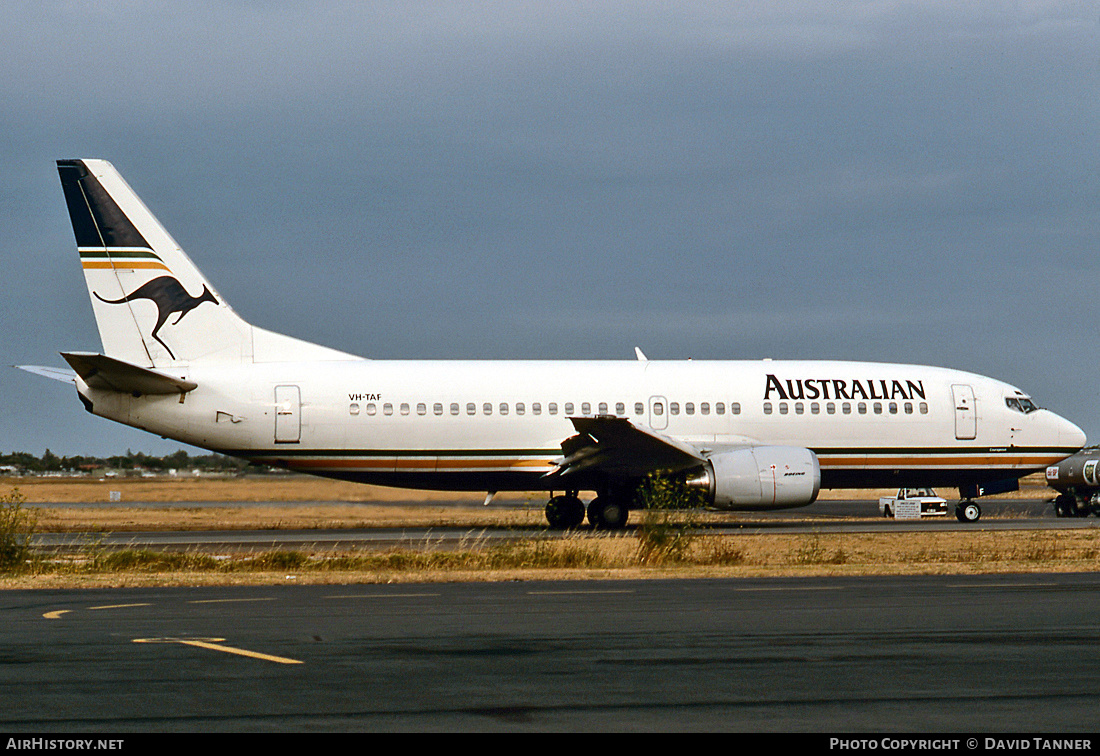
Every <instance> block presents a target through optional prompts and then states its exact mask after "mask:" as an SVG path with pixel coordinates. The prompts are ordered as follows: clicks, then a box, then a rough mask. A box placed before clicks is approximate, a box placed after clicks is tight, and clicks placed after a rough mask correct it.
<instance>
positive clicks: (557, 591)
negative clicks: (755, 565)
mask: <svg viewBox="0 0 1100 756" xmlns="http://www.w3.org/2000/svg"><path fill="white" fill-rule="evenodd" d="M1098 616H1100V575H1096V574H1068V575H1067V574H1063V575H1008V576H981V577H957V576H953V577H948V576H938V577H935V576H933V577H929V576H923V577H867V578H805V579H741V580H683V581H678V580H669V581H666V580H639V581H629V582H625V581H623V582H620V581H607V582H604V581H601V582H592V583H576V582H511V583H494V584H412V585H369V586H294V585H288V586H285V587H237V588H234V587H217V588H215V587H207V588H158V589H154V588H143V589H129V590H122V589H109V590H96V591H67V590H65V591H62V590H57V591H8V592H4V593H3V594H0V659H2V660H3V668H4V676H3V681H2V685H3V690H4V695H3V700H4V702H5V705H4V706H3V707H2V708H0V728H2V729H3V730H4V731H7V732H9V733H39V734H41V733H44V732H49V733H64V732H87V733H96V732H100V733H102V732H110V733H126V732H170V731H186V732H230V731H232V732H242V731H245V732H247V731H259V732H263V731H267V732H278V731H295V732H305V731H328V732H332V731H351V730H370V731H407V730H416V731H433V730H434V731H446V732H456V731H498V730H499V731H573V732H607V731H613V732H614V731H692V730H708V731H734V732H846V733H857V732H908V733H912V732H964V733H968V732H982V733H997V732H1012V733H1032V732H1035V733H1038V732H1047V733H1050V732H1055V733H1065V732H1088V731H1091V730H1094V729H1095V722H1096V718H1095V695H1096V691H1097V690H1100V654H1097V652H1096V646H1097V630H1096V618H1097V617H1098Z"/></svg>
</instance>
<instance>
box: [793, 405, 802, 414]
mask: <svg viewBox="0 0 1100 756" xmlns="http://www.w3.org/2000/svg"><path fill="white" fill-rule="evenodd" d="M802 412H803V408H802V402H795V403H794V414H796V415H801V414H802Z"/></svg>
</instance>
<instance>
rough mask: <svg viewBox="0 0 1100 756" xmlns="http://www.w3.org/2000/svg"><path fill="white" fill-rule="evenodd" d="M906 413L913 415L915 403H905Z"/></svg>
mask: <svg viewBox="0 0 1100 756" xmlns="http://www.w3.org/2000/svg"><path fill="white" fill-rule="evenodd" d="M905 414H907V415H912V414H913V403H912V402H906V403H905Z"/></svg>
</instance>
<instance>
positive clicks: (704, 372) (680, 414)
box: [80, 360, 1084, 491]
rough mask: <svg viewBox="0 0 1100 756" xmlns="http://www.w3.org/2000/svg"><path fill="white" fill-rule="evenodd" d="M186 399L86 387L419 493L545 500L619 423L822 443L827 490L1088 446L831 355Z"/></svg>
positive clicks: (243, 376) (918, 370) (211, 383)
mask: <svg viewBox="0 0 1100 756" xmlns="http://www.w3.org/2000/svg"><path fill="white" fill-rule="evenodd" d="M166 372H172V373H173V374H175V375H178V376H179V377H181V378H183V377H185V378H187V379H189V380H192V381H194V382H195V383H197V384H198V386H199V388H197V389H196V390H194V391H192V392H190V393H188V394H186V395H185V396H183V397H182V399H181V397H180V396H172V395H165V396H139V397H134V396H130V395H127V394H121V393H118V392H109V391H97V390H93V389H89V388H88V387H87V386H86V385H80V389H81V393H82V394H84V395H85V396H86V397H87V398H88V399H90V400H91V402H92V407H93V410H92V411H93V412H95V413H96V414H99V415H103V416H104V417H108V418H111V419H113V420H117V421H119V422H123V423H126V424H129V425H133V426H136V427H139V428H143V429H145V430H148V431H151V432H153V433H157V434H160V435H163V436H166V437H169V438H173V439H177V440H179V441H182V442H186V443H189V444H193V445H196V446H200V447H203V448H207V449H213V450H216V451H220V452H224V453H227V454H231V455H236V456H240V457H245V458H248V459H251V460H254V461H256V462H260V463H265V464H274V465H279V466H282V467H286V468H288V469H291V470H299V471H302V472H309V473H313V474H319V475H326V476H331V477H337V478H343V479H348V480H356V481H362V482H374V483H379V484H383V485H394V486H403V487H412V488H431V489H447V490H486V491H501V490H547V489H550V488H560V485H558V486H555V485H552V484H550V483H548V482H546V481H544V480H543V476H544V475H546V474H547V473H549V472H552V471H553V470H554V460H555V459H557V458H560V457H561V455H562V449H561V442H562V441H563V440H564V439H566V438H568V437H569V436H571V435H573V434H574V433H575V432H576V431H575V430H574V428H573V425H572V423H571V422H570V420H569V418H570V417H577V416H595V415H616V416H620V417H626V418H629V419H630V420H631V422H633V423H634V424H636V425H638V426H640V427H642V428H645V429H648V430H652V431H653V432H655V433H658V434H661V435H664V436H669V437H672V438H675V439H678V440H680V441H685V442H687V443H690V444H692V445H693V446H695V447H697V448H699V449H700V450H702V451H703V452H704V453H709V452H714V451H722V450H724V449H729V448H736V447H745V446H757V445H780V446H794V447H805V448H808V449H810V450H812V451H813V452H814V453H815V454H816V455H817V456H818V458H819V460H820V465H821V485H822V487H825V488H848V487H867V486H899V485H926V486H936V485H938V486H946V485H950V486H954V485H964V484H969V483H975V482H982V481H990V480H995V479H1000V478H1003V479H1008V478H1017V477H1020V476H1022V475H1025V474H1027V473H1028V472H1031V471H1034V470H1041V469H1043V468H1045V467H1046V466H1047V465H1048V464H1053V463H1055V462H1057V461H1058V460H1061V459H1063V458H1065V457H1066V456H1068V455H1070V454H1072V453H1073V452H1074V451H1076V450H1077V449H1078V448H1080V446H1081V445H1082V443H1083V439H1084V436H1083V434H1082V433H1081V431H1080V430H1079V429H1078V428H1077V427H1076V426H1074V425H1073V424H1072V423H1070V422H1068V421H1066V420H1064V419H1063V418H1061V417H1059V416H1057V415H1055V414H1053V413H1051V412H1048V411H1046V410H1036V411H1032V412H1028V413H1024V412H1021V411H1019V410H1017V409H1013V408H1011V407H1010V406H1009V404H1008V403H1007V402H1006V399H1010V398H1012V397H1017V396H1022V393H1021V392H1019V391H1018V390H1017V389H1016V388H1014V387H1013V386H1010V385H1008V384H1005V383H1003V382H1000V381H997V380H993V379H991V378H986V377H983V376H980V375H975V374H972V373H966V372H960V371H955V370H948V369H943V368H935V367H925V366H917V365H900V364H883V363H861V362H831V361H770V360H765V361H751V362H750V361H736V362H732V361H731V362H710V361H690V360H689V361H676V362H669V361H636V362H635V361H583V362H581V361H560V362H559V361H381V360H379V361H375V360H347V361H331V362H320V363H319V362H300V363H295V362H271V363H242V364H221V363H210V364H201V365H200V364H194V365H191V366H189V367H185V368H179V369H176V370H175V371H172V370H168V371H166Z"/></svg>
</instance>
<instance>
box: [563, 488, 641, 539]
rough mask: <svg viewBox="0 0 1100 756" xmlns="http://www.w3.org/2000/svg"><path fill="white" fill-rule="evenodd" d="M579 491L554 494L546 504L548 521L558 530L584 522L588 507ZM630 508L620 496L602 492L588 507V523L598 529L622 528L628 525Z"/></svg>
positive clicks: (574, 526) (567, 528) (577, 525)
mask: <svg viewBox="0 0 1100 756" xmlns="http://www.w3.org/2000/svg"><path fill="white" fill-rule="evenodd" d="M577 494H578V492H577V491H567V492H566V493H565V494H564V495H562V496H554V497H552V498H551V499H550V501H549V502H548V503H547V505H546V521H547V522H548V523H550V527H551V528H554V529H556V530H569V529H571V528H576V527H579V526H580V525H581V523H582V522H584V517H585V514H586V509H585V506H584V502H582V501H581V500H580V497H579V496H578V495H577ZM629 513H630V508H629V507H628V506H627V504H626V502H625V501H624V500H623V499H622V498H621V497H618V496H613V495H611V494H607V493H604V494H600V495H599V496H597V497H596V498H595V499H593V500H592V501H591V502H589V504H588V507H587V515H588V523H589V524H590V525H591V526H592V527H594V528H596V529H597V530H621V529H623V528H624V527H626V520H627V517H628V516H629Z"/></svg>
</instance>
